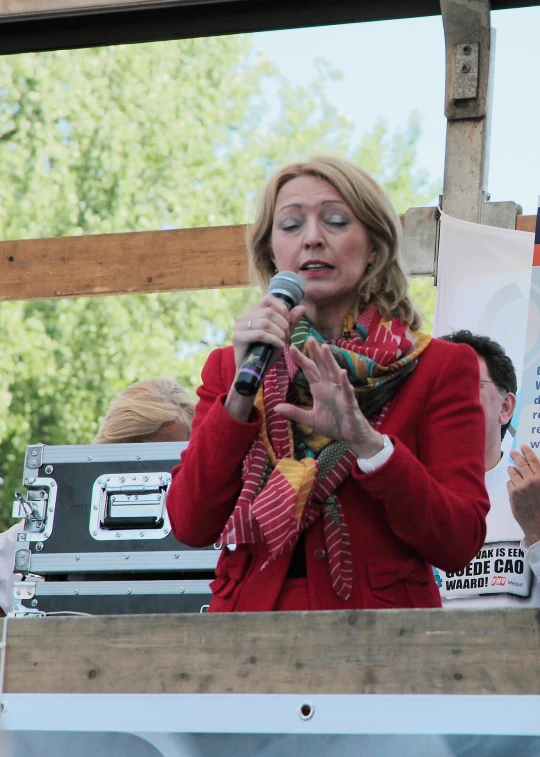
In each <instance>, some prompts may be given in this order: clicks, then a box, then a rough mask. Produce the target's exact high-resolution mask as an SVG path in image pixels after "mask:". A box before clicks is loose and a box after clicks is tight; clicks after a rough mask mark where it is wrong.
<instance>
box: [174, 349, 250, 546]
mask: <svg viewBox="0 0 540 757" xmlns="http://www.w3.org/2000/svg"><path fill="white" fill-rule="evenodd" d="M226 357H227V351H225V350H221V349H219V350H215V351H214V352H212V353H211V354H210V356H209V357H208V360H207V362H206V365H205V366H204V368H203V371H202V386H200V387H199V389H198V390H197V394H198V395H199V402H198V403H197V406H196V408H195V418H194V420H193V430H192V433H191V438H190V441H189V445H188V447H187V449H186V450H185V451H184V453H183V455H182V459H181V461H180V464H179V465H178V466H177V467H176V468H175V469H174V470H173V473H172V483H171V486H170V489H169V493H168V495H167V510H168V513H169V518H170V521H171V526H172V530H173V533H174V535H175V537H176V538H177V539H178V541H180V542H182V543H183V544H187V545H189V546H191V547H205V546H208V545H209V544H212V543H213V542H215V541H217V540H218V539H219V536H220V534H221V532H222V531H223V529H224V527H225V524H226V523H227V520H228V519H229V516H230V514H231V513H232V511H233V509H234V506H235V504H236V500H237V499H238V495H239V494H240V490H241V486H242V463H243V461H244V458H245V456H246V455H247V453H248V451H249V448H250V446H251V444H252V443H253V441H254V439H255V437H256V436H257V433H258V431H259V427H260V424H261V421H260V417H259V414H258V412H257V411H256V410H254V411H253V413H252V416H251V418H250V420H249V422H247V423H241V422H240V421H237V420H235V419H234V418H233V417H232V416H231V415H229V413H228V412H227V411H226V410H225V408H224V407H223V402H224V401H225V398H226V396H227V394H228V392H229V388H230V385H231V383H232V377H233V375H234V374H233V373H232V370H230V369H229V370H227V365H226ZM229 368H230V366H229Z"/></svg>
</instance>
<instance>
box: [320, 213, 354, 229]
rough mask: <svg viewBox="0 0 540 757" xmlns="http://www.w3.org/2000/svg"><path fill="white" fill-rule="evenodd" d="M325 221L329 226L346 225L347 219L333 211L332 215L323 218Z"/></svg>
mask: <svg viewBox="0 0 540 757" xmlns="http://www.w3.org/2000/svg"><path fill="white" fill-rule="evenodd" d="M325 222H326V223H327V224H329V225H330V226H347V225H348V223H349V219H348V218H345V216H342V215H341V214H339V213H334V214H333V215H331V216H328V217H327V218H325Z"/></svg>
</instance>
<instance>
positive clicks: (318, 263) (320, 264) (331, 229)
mask: <svg viewBox="0 0 540 757" xmlns="http://www.w3.org/2000/svg"><path fill="white" fill-rule="evenodd" d="M271 240H272V250H273V253H274V260H275V264H276V268H277V269H278V271H294V272H295V273H298V274H299V275H300V276H301V277H302V279H303V281H304V286H305V297H304V300H305V302H306V303H311V304H313V305H314V306H315V307H326V306H328V305H332V304H334V303H336V302H339V303H341V304H347V305H348V306H349V307H354V306H356V304H357V301H358V294H357V293H358V284H359V282H360V279H361V278H362V277H363V275H364V273H365V270H366V268H367V266H368V265H369V264H370V263H372V262H373V260H374V259H375V253H374V252H373V251H372V249H371V240H370V238H369V234H368V232H367V229H366V227H365V226H364V224H363V223H362V222H361V221H359V220H358V219H357V218H356V216H355V215H354V213H353V212H352V210H351V209H350V207H349V206H348V205H347V203H346V202H345V201H344V200H343V198H342V197H341V195H340V194H339V193H338V191H337V190H336V189H335V188H334V187H333V186H332V184H330V183H329V182H327V181H325V180H324V179H318V178H316V177H315V176H298V177H297V178H295V179H291V180H290V181H288V182H287V183H286V184H285V185H284V186H283V187H282V188H281V189H280V190H279V192H278V195H277V198H276V210H275V213H274V222H273V225H272V237H271Z"/></svg>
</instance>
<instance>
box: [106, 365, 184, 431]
mask: <svg viewBox="0 0 540 757" xmlns="http://www.w3.org/2000/svg"><path fill="white" fill-rule="evenodd" d="M194 413H195V403H194V402H193V400H192V399H191V397H190V396H189V395H188V394H187V392H185V391H184V389H182V387H181V386H179V385H178V384H177V383H175V382H174V381H171V379H166V378H152V379H146V381H138V382H137V383H136V384H132V385H131V386H128V388H127V389H124V391H123V392H121V393H120V394H119V395H118V397H117V398H116V399H114V400H113V401H112V403H111V406H110V408H109V410H108V412H107V414H106V416H105V417H104V419H103V420H102V421H101V425H100V427H99V431H98V433H97V436H96V438H95V439H94V441H93V444H127V443H130V442H186V441H187V440H188V439H189V435H190V433H191V423H192V421H193V415H194Z"/></svg>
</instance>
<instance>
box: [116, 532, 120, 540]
mask: <svg viewBox="0 0 540 757" xmlns="http://www.w3.org/2000/svg"><path fill="white" fill-rule="evenodd" d="M116 538H117V539H119V538H120V531H117V532H116Z"/></svg>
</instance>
